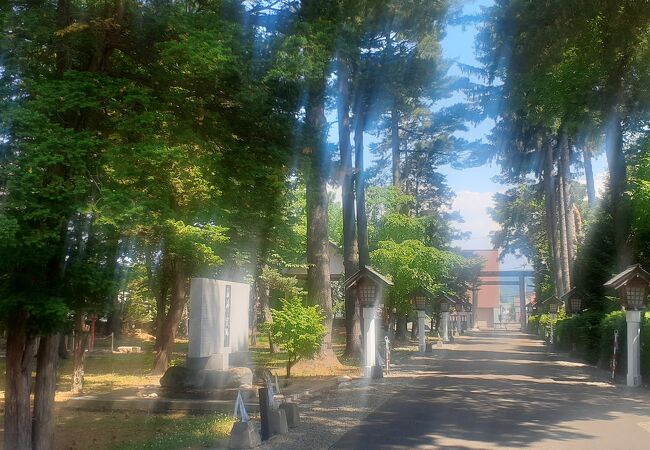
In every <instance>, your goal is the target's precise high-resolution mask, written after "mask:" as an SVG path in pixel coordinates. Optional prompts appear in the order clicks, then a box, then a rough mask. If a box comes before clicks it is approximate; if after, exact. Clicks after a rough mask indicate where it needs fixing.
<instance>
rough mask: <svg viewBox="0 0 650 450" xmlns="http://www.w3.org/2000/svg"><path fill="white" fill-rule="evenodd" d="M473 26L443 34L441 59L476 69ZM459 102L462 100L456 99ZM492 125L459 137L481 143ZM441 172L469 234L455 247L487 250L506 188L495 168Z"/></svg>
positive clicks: (486, 2)
mask: <svg viewBox="0 0 650 450" xmlns="http://www.w3.org/2000/svg"><path fill="white" fill-rule="evenodd" d="M463 3H464V8H463V12H464V13H466V14H473V13H477V12H480V9H481V7H485V6H491V5H492V4H493V1H492V0H466V1H464V2H463ZM476 33H477V28H476V26H465V27H460V26H453V27H448V29H447V34H446V36H445V38H444V40H443V41H442V47H443V54H444V56H445V58H448V59H452V60H456V61H457V62H459V63H463V64H469V65H478V61H476V58H475V56H474V40H475V37H476ZM451 73H452V74H459V70H458V69H457V68H452V72H451ZM458 99H459V100H462V97H459V98H458ZM492 125H493V123H492V122H490V121H485V122H484V123H482V124H479V125H478V126H476V127H472V128H471V129H470V130H469V131H468V132H467V133H463V134H462V135H463V137H465V138H467V139H468V140H476V139H485V138H486V136H487V135H488V134H489V132H490V129H491V128H492ZM605 169H606V161H605V158H604V157H603V156H601V157H599V158H596V160H595V161H594V174H595V177H596V179H597V185H598V184H601V185H602V182H603V179H604V178H603V174H604V172H605ZM441 172H442V173H443V174H445V175H446V176H447V182H448V184H449V186H450V187H451V189H452V190H453V191H454V192H455V193H456V198H455V199H454V204H453V207H452V209H454V210H457V211H459V212H460V213H461V215H462V216H463V219H464V220H465V222H464V223H462V224H459V228H460V229H462V230H463V231H467V232H469V233H471V237H470V238H469V239H467V240H463V241H457V242H455V244H456V245H458V246H460V247H461V248H464V249H487V248H491V247H492V245H491V243H490V239H489V234H490V232H491V231H495V230H497V229H498V224H496V223H495V222H493V221H492V219H491V218H490V216H489V215H488V213H487V208H489V207H490V206H491V205H492V196H493V195H494V193H496V192H502V191H505V190H506V189H507V188H508V187H507V186H503V185H501V184H498V183H495V182H494V181H493V178H494V176H495V175H498V173H499V167H498V166H497V165H496V164H492V165H485V166H481V167H476V168H471V169H464V170H455V169H452V168H451V167H444V168H442V170H441ZM523 264H525V261H523V260H516V259H514V258H508V259H507V260H506V261H505V262H504V264H503V266H502V267H503V268H518V267H521V266H522V265H523Z"/></svg>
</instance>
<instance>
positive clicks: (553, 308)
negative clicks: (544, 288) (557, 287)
mask: <svg viewBox="0 0 650 450" xmlns="http://www.w3.org/2000/svg"><path fill="white" fill-rule="evenodd" d="M542 304H543V305H547V306H548V312H549V313H550V314H551V336H550V344H551V345H553V340H554V339H553V338H554V335H555V330H554V326H555V319H556V318H557V313H558V311H559V310H560V306H562V301H561V300H559V299H558V298H557V297H556V296H555V295H552V296H550V297H549V298H547V299H546V300H544V301H543V302H542Z"/></svg>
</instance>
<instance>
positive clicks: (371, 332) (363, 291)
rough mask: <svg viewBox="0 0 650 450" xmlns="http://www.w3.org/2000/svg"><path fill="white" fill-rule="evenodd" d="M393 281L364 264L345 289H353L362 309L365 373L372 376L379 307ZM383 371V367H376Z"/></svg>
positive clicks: (346, 283)
mask: <svg viewBox="0 0 650 450" xmlns="http://www.w3.org/2000/svg"><path fill="white" fill-rule="evenodd" d="M392 285H393V283H392V282H391V281H390V280H388V279H387V278H386V277H384V276H383V275H381V274H380V273H379V272H377V271H376V270H374V269H372V268H371V267H368V266H364V267H362V268H361V269H359V270H358V271H357V272H355V273H354V274H353V275H352V276H351V277H350V278H348V279H347V280H345V289H346V290H348V289H353V290H354V291H355V293H356V296H357V299H358V300H359V304H360V305H361V309H362V317H363V343H364V368H363V371H364V375H365V376H366V377H370V376H371V375H372V373H373V367H375V365H376V364H375V361H376V358H375V356H376V353H377V342H376V341H377V332H376V330H377V327H376V325H375V323H376V318H377V307H378V306H379V305H381V304H382V303H383V298H384V293H385V291H386V290H387V289H388V288H389V287H390V286H392ZM374 370H375V372H377V373H381V372H380V371H381V367H379V368H378V369H377V368H376V369H374Z"/></svg>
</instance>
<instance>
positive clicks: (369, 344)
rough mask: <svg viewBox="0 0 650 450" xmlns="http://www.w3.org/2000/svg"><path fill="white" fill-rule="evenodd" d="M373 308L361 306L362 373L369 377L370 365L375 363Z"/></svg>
mask: <svg viewBox="0 0 650 450" xmlns="http://www.w3.org/2000/svg"><path fill="white" fill-rule="evenodd" d="M375 316H376V314H375V308H374V307H370V308H369V307H367V306H364V307H363V338H364V339H363V342H364V347H365V363H364V367H363V375H364V376H365V377H370V375H371V373H372V366H374V365H375V352H376V343H375V337H376V336H375V333H376V328H375Z"/></svg>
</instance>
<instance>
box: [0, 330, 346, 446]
mask: <svg viewBox="0 0 650 450" xmlns="http://www.w3.org/2000/svg"><path fill="white" fill-rule="evenodd" d="M337 325H339V324H338V323H337ZM118 345H128V346H140V347H142V353H125V354H117V353H110V340H98V341H97V344H96V351H94V352H88V353H87V354H86V363H85V376H84V391H85V393H99V392H107V391H111V390H114V389H121V388H130V387H138V386H147V385H158V384H159V377H157V376H152V375H151V368H152V367H153V359H154V354H153V351H152V349H153V342H152V341H151V340H150V339H148V338H147V336H143V335H135V336H129V337H125V338H124V339H120V341H119V342H115V347H117V346H118ZM333 347H334V351H335V353H336V355H337V356H338V358H339V361H340V363H341V364H338V363H337V362H336V361H327V360H326V361H323V362H322V363H321V364H314V363H312V362H309V363H305V364H304V365H303V366H302V367H301V366H300V365H298V366H296V367H295V368H294V369H292V375H293V377H292V380H291V382H292V383H297V384H300V385H302V384H305V385H307V386H308V385H309V383H310V380H314V379H319V378H323V377H325V376H331V375H344V374H345V375H354V374H358V366H357V363H358V362H357V361H355V360H346V359H343V358H342V353H343V351H344V349H345V329H344V328H343V327H341V326H336V327H335V332H334V335H333ZM186 353H187V341H183V340H178V341H177V342H176V344H175V347H174V355H173V360H174V361H175V362H177V363H183V362H184V361H185V357H186ZM250 357H251V363H252V365H253V366H254V367H268V368H269V369H270V370H271V371H272V372H273V373H275V374H277V375H278V377H279V378H283V377H284V375H285V364H286V360H287V354H286V353H285V352H282V351H278V352H276V353H270V352H269V344H268V336H266V335H264V334H258V339H257V345H256V346H254V347H251V349H250ZM0 370H1V371H2V372H4V371H5V359H4V358H0ZM294 377H295V378H294ZM71 378H72V359H67V360H61V362H60V366H59V377H58V384H57V394H56V407H55V417H56V432H55V437H54V439H55V448H56V449H57V450H81V449H84V450H85V449H94V450H109V449H111V450H112V449H115V450H136V449H143V450H144V449H152V450H153V449H155V450H166V449H168V450H180V449H198V448H203V447H209V446H215V445H217V443H218V442H219V441H223V440H225V439H227V438H228V435H229V433H230V428H231V427H232V419H231V418H230V417H227V416H225V415H201V416H193V415H184V414H148V413H143V412H89V411H77V410H70V409H67V408H66V407H65V402H66V401H67V400H68V399H69V398H70V397H71V394H70V383H71ZM286 382H287V381H286V380H283V384H284V385H286ZM311 382H313V381H311ZM4 388H5V377H4V376H2V377H1V378H0V405H1V406H2V407H3V410H4V404H3V403H4ZM3 412H4V411H3ZM1 427H2V423H1V422H0V449H2V438H3V437H2V434H3V433H4V430H3V429H2V428H1ZM222 443H223V442H222ZM7 450H9V449H7Z"/></svg>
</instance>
